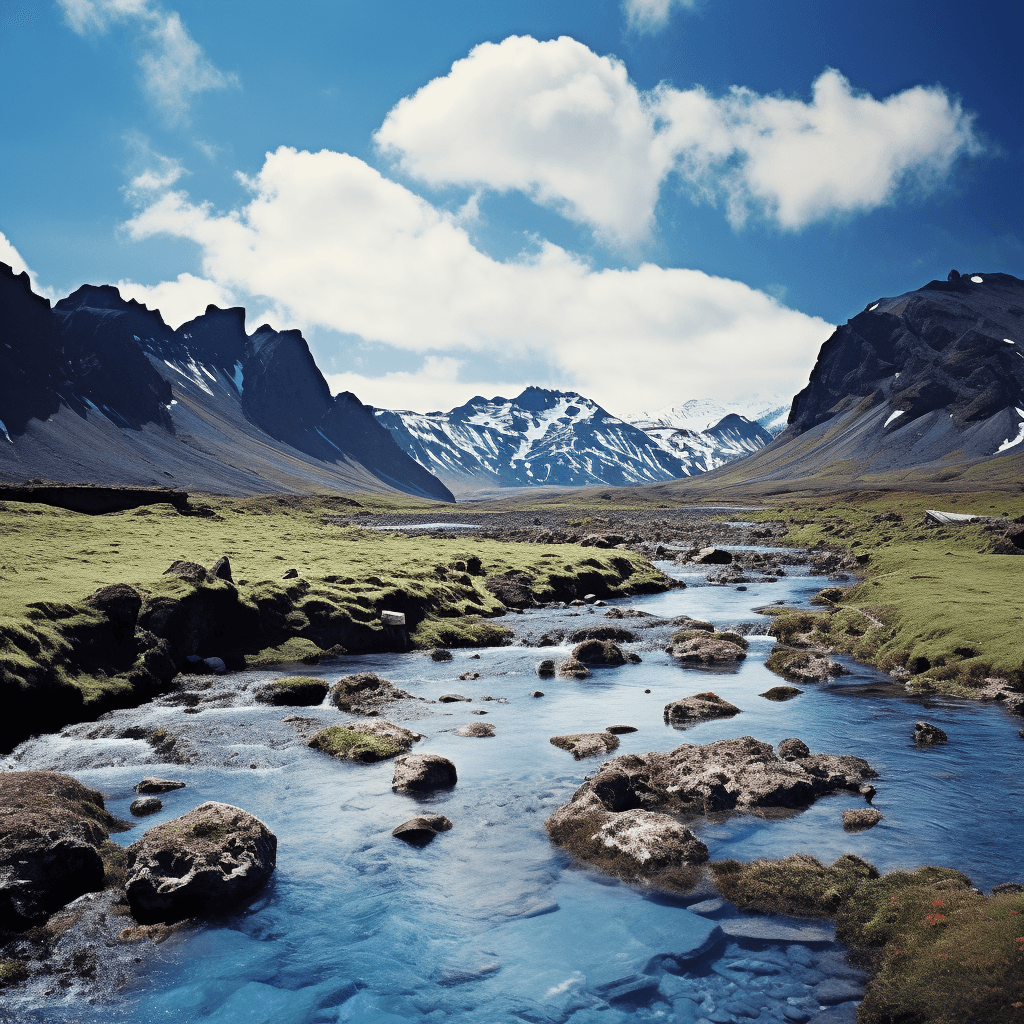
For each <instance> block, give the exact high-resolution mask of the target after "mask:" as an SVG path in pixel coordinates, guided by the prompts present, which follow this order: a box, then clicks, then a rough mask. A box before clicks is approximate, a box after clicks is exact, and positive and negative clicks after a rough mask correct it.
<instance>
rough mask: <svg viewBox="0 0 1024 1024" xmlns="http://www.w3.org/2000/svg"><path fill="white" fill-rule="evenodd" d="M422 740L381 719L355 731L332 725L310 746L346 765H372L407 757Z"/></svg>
mask: <svg viewBox="0 0 1024 1024" xmlns="http://www.w3.org/2000/svg"><path fill="white" fill-rule="evenodd" d="M418 739H420V736H419V735H418V734H417V733H414V732H411V731H410V730H409V729H405V728H403V727H402V726H400V725H394V724H393V723H391V722H385V721H383V720H382V719H378V720H375V721H373V722H366V723H363V722H360V723H359V724H358V727H355V728H353V727H347V726H341V725H330V726H328V727H327V728H326V729H321V730H320V731H319V732H318V733H316V735H315V736H313V737H312V738H311V739H310V741H309V744H308V746H310V747H312V748H313V749H314V750H320V751H322V752H323V753H325V754H330V755H331V757H336V758H338V759H339V760H342V761H359V762H361V763H363V764H372V763H373V762H375V761H386V760H387V759H388V758H389V757H395V756H397V755H398V754H403V753H405V751H407V750H409V749H410V748H411V747H412V745H413V743H414V742H415V741H416V740H418Z"/></svg>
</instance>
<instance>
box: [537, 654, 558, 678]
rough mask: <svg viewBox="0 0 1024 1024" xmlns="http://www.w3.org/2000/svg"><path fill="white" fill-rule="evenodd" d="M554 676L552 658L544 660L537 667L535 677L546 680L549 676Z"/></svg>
mask: <svg viewBox="0 0 1024 1024" xmlns="http://www.w3.org/2000/svg"><path fill="white" fill-rule="evenodd" d="M554 674H555V662H554V660H553V659H552V658H545V659H544V660H543V661H542V662H540V664H539V665H538V666H537V675H539V676H540V677H541V679H547V678H549V677H550V676H553V675H554Z"/></svg>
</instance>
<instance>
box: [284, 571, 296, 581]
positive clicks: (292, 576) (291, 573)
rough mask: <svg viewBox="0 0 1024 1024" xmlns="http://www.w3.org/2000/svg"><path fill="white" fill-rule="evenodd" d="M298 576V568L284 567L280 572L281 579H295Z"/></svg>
mask: <svg viewBox="0 0 1024 1024" xmlns="http://www.w3.org/2000/svg"><path fill="white" fill-rule="evenodd" d="M298 578H299V570H298V569H285V571H284V572H283V573H282V574H281V579H283V580H295V579H298Z"/></svg>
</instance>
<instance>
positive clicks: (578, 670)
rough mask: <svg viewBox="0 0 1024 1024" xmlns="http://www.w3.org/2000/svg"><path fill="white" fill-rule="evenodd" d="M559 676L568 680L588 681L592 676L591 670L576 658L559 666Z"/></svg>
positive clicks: (569, 659)
mask: <svg viewBox="0 0 1024 1024" xmlns="http://www.w3.org/2000/svg"><path fill="white" fill-rule="evenodd" d="M558 674H559V675H560V676H565V677H566V678H568V679H586V678H587V676H589V675H590V669H589V668H587V666H586V665H584V664H583V662H582V661H578V660H577V659H576V658H566V659H565V661H563V662H562V663H561V664H560V665H559V666H558Z"/></svg>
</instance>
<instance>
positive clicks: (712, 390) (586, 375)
mask: <svg viewBox="0 0 1024 1024" xmlns="http://www.w3.org/2000/svg"><path fill="white" fill-rule="evenodd" d="M248 184H249V185H250V187H251V188H252V190H253V193H254V195H253V198H252V200H251V202H249V203H248V204H247V205H246V206H244V207H243V208H241V209H238V210H232V211H229V212H228V213H226V214H221V213H217V212H215V211H214V210H213V209H212V207H210V206H209V205H205V204H201V205H196V204H194V203H192V202H191V201H190V200H189V198H188V196H187V195H186V194H185V193H182V192H170V193H167V194H165V195H164V196H162V197H161V198H160V199H158V200H157V201H155V202H154V203H152V204H151V205H150V206H148V207H147V208H146V209H145V210H143V211H141V212H140V213H139V214H138V215H137V216H136V217H135V218H133V219H132V220H131V221H129V222H128V224H127V225H126V227H127V229H128V231H129V233H130V235H131V236H132V237H133V238H136V239H142V238H147V237H151V236H154V235H160V234H163V235H170V236H174V237H179V238H187V239H191V240H193V241H194V242H196V243H197V244H198V245H199V246H200V247H201V249H202V258H203V273H204V275H205V276H206V277H207V278H208V279H209V280H210V281H212V282H214V283H216V284H217V285H219V286H220V287H222V288H225V289H227V290H229V291H234V292H239V293H241V292H244V293H248V294H250V295H253V296H260V297H263V298H264V299H266V300H269V303H270V304H271V305H272V306H273V307H274V308H281V309H282V310H285V311H286V312H288V313H290V315H292V316H294V317H295V318H296V319H298V320H299V321H301V322H302V323H304V324H305V325H307V326H312V325H320V326H323V327H327V328H333V329H335V330H338V331H341V332H344V333H347V334H354V335H358V336H360V337H362V338H364V339H367V340H370V341H374V342H382V343H384V344H386V345H390V346H393V347H394V348H395V349H396V350H397V352H396V356H400V355H401V353H402V352H405V353H418V354H419V355H420V356H421V357H425V356H436V357H438V358H444V357H448V358H461V357H465V356H466V355H468V354H471V353H479V354H481V355H487V356H490V357H493V358H496V359H501V360H505V361H506V364H505V365H509V362H510V361H513V360H515V359H517V358H519V359H527V358H528V359H534V360H536V359H543V360H545V361H546V363H547V364H548V365H550V367H551V373H552V376H553V377H554V378H555V379H557V380H559V381H560V382H561V383H562V384H563V386H566V387H575V388H576V389H577V390H580V391H582V392H583V393H585V394H588V395H590V396H592V397H594V398H595V399H597V400H598V401H599V402H601V403H602V404H604V405H605V406H606V407H607V408H609V409H612V410H615V409H628V408H646V407H652V408H656V407H659V406H661V405H668V404H671V403H672V402H677V401H681V400H682V399H683V398H687V397H690V396H691V395H694V394H699V395H707V396H709V397H716V396H723V397H724V396H731V395H733V394H735V393H737V392H740V391H744V390H751V389H753V388H756V387H762V388H772V389H775V388H778V389H781V390H784V391H785V390H788V391H789V392H790V393H792V392H793V391H795V390H796V388H797V387H799V386H800V385H801V384H802V383H803V381H804V380H805V379H806V374H807V371H808V368H809V367H810V365H811V364H812V363H813V359H814V356H815V354H816V352H817V349H818V347H819V346H820V344H821V342H822V341H824V339H825V338H826V337H827V336H828V334H829V333H830V332H831V327H830V325H828V324H826V323H825V322H824V321H822V320H820V319H817V318H813V317H808V316H805V315H804V314H802V313H799V312H796V311H794V310H791V309H787V308H785V307H784V306H782V305H780V304H779V303H778V302H777V301H776V300H775V299H773V298H771V297H769V296H767V295H765V294H764V293H762V292H758V291H755V290H754V289H751V288H749V287H747V286H746V285H744V284H741V283H739V282H737V281H729V280H726V279H723V278H716V277H710V276H709V275H707V274H703V273H701V272H699V271H695V270H680V269H666V268H662V267H657V266H654V265H651V264H645V265H643V266H640V267H639V268H637V269H636V270H600V271H595V270H593V269H591V268H590V267H589V266H588V265H587V264H585V263H584V262H582V261H581V260H580V259H578V258H577V257H575V256H573V255H572V254H571V253H569V252H567V251H565V250H564V249H561V248H559V247H558V246H555V245H551V244H549V243H544V244H543V245H542V246H541V248H540V250H539V252H537V253H536V254H534V255H529V256H527V255H524V256H522V257H521V258H519V259H516V260H510V261H507V262H500V261H497V260H494V259H492V258H490V257H489V256H487V255H486V254H484V253H482V252H481V251H479V250H478V249H476V248H475V247H474V246H473V244H472V242H471V240H470V238H469V236H468V234H467V233H466V231H465V230H464V229H463V228H462V227H461V226H460V225H459V224H458V223H457V222H456V217H455V215H452V214H448V213H445V212H443V211H441V210H438V209H436V208H435V207H433V206H432V205H430V204H429V203H427V202H426V201H425V200H423V199H422V198H420V197H418V196H416V195H415V194H413V193H412V192H410V191H409V190H408V189H406V188H404V187H402V186H401V185H399V184H396V183H395V182H393V181H389V180H388V179H386V178H384V177H382V176H381V175H380V174H379V173H378V172H377V171H376V170H374V169H373V168H371V167H369V166H368V165H367V164H365V163H363V162H362V161H361V160H358V159H356V158H354V157H352V156H348V155H346V154H341V153H333V152H330V151H327V150H324V151H321V152H319V153H308V152H297V151H296V150H294V149H288V148H285V147H282V148H280V149H278V150H277V151H276V152H274V153H270V154H268V155H267V158H266V162H265V163H264V166H263V168H262V170H261V171H260V173H259V174H258V175H257V176H256V177H255V178H254V179H252V180H251V181H249V182H248ZM407 360H408V356H406V357H404V360H400V361H398V362H397V364H396V365H397V366H398V367H400V366H401V365H402V361H407ZM432 365H434V366H435V367H439V366H447V367H448V368H449V369H450V368H451V366H452V364H440V363H435V364H432ZM514 376H515V374H514V373H509V374H507V375H506V381H507V380H508V379H509V378H510V377H511V378H514ZM413 377H414V378H415V380H413V379H410V378H409V377H398V378H395V379H394V382H395V392H394V393H395V395H396V397H397V398H401V401H400V402H399V401H394V400H385V399H384V397H383V396H381V397H375V398H374V401H375V402H379V403H380V404H382V405H392V406H393V405H396V404H404V405H408V406H411V407H413V408H417V409H421V410H422V409H425V408H426V409H433V408H437V407H438V405H440V404H445V403H442V402H439V401H438V400H437V394H438V390H439V385H438V383H437V380H438V379H439V378H438V377H437V376H436V375H435V377H433V378H431V377H430V376H429V375H428V376H424V374H423V373H422V372H421V373H420V374H419V375H413ZM386 380H387V378H385V382H386ZM417 381H418V382H419V390H418V393H419V395H420V400H419V401H414V400H413V398H412V396H413V395H414V393H416V382H417ZM527 383H533V381H529V380H524V381H522V384H524V385H525V384H527ZM506 386H508V385H507V384H502V385H493V387H494V388H496V389H501V388H505V387H506ZM512 386H514V384H513V385H512ZM491 387H492V386H488V388H487V390H490V388H491ZM464 388H465V389H466V391H470V389H473V390H472V391H470V393H468V394H467V393H465V391H464V392H463V394H464V397H463V398H462V399H461V400H463V401H464V400H465V398H468V397H470V396H471V394H472V393H475V391H476V390H483V389H484V388H483V386H482V385H480V386H478V385H476V384H466V385H464ZM364 390H365V388H364ZM356 393H357V394H359V392H358V391H356ZM375 394H376V393H375ZM446 394H454V390H451V391H450V392H446ZM360 397H362V395H361V396H360ZM457 400H458V399H453V400H452V404H455V402H456V401H457Z"/></svg>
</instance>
